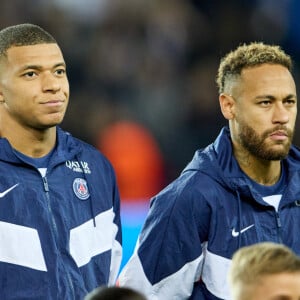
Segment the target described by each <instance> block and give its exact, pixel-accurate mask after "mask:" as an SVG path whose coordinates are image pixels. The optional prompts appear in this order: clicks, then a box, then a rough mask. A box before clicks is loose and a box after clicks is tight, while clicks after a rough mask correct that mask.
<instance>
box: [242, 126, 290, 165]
mask: <svg viewBox="0 0 300 300" xmlns="http://www.w3.org/2000/svg"><path fill="white" fill-rule="evenodd" d="M240 125H241V130H240V133H239V140H240V143H241V145H242V146H243V147H244V148H245V149H246V150H248V151H249V153H250V154H252V155H253V156H255V157H257V158H260V159H263V160H269V161H270V160H282V159H284V158H286V157H287V155H288V153H289V150H290V147H291V143H292V140H293V135H294V132H293V131H292V130H290V129H287V128H286V126H282V125H278V126H276V127H274V128H273V129H270V130H266V131H265V132H263V133H262V134H261V135H259V134H257V133H256V131H255V130H254V129H253V128H252V127H250V126H248V125H247V124H244V123H242V124H240ZM277 130H284V131H286V132H287V135H288V141H277V142H274V144H277V145H282V147H281V149H277V150H276V149H273V148H272V147H271V146H270V144H268V143H267V142H266V139H267V137H268V136H269V135H270V134H271V133H273V132H274V131H277Z"/></svg>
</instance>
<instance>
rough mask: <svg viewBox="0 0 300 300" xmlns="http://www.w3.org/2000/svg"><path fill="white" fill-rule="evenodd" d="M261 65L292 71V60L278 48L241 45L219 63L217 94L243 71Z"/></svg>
mask: <svg viewBox="0 0 300 300" xmlns="http://www.w3.org/2000/svg"><path fill="white" fill-rule="evenodd" d="M262 64H278V65H282V66H284V67H286V68H287V69H288V70H289V71H290V72H291V70H292V60H291V57H290V56H289V55H287V54H286V53H285V52H284V51H283V50H282V49H281V48H280V47H279V46H276V45H275V46H274V45H266V44H264V43H262V42H252V43H250V44H248V45H247V44H243V45H241V46H239V47H238V48H237V49H235V50H233V51H231V52H229V53H228V54H227V55H225V56H224V57H223V58H222V59H221V62H220V66H219V70H218V75H217V78H216V81H217V85H218V88H219V93H223V92H225V91H224V88H225V85H226V82H227V81H230V80H231V79H233V78H236V77H238V76H240V75H241V72H242V70H243V69H246V68H251V67H255V66H259V65H262Z"/></svg>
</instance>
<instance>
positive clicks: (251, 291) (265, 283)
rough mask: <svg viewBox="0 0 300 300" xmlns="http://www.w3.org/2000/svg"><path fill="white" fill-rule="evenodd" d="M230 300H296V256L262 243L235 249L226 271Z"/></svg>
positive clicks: (299, 274)
mask: <svg viewBox="0 0 300 300" xmlns="http://www.w3.org/2000/svg"><path fill="white" fill-rule="evenodd" d="M229 283H230V288H231V289H230V291H231V296H232V300H280V299H284V300H299V299H300V257H299V256H297V255H296V254H295V253H294V252H293V251H291V250H290V249H289V248H288V247H286V246H284V245H280V244H275V243H270V242H264V243H258V244H254V245H251V246H247V247H243V248H241V249H239V250H238V251H237V252H236V253H235V254H234V255H233V258H232V264H231V267H230V269H229Z"/></svg>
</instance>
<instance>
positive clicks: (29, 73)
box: [24, 71, 37, 78]
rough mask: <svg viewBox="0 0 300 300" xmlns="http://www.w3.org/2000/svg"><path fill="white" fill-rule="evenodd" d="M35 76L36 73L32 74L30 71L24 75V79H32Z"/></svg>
mask: <svg viewBox="0 0 300 300" xmlns="http://www.w3.org/2000/svg"><path fill="white" fill-rule="evenodd" d="M36 75H37V74H36V72H34V71H30V72H27V73H25V74H24V76H25V77H28V78H33V77H35V76H36Z"/></svg>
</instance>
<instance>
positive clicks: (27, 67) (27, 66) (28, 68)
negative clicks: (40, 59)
mask: <svg viewBox="0 0 300 300" xmlns="http://www.w3.org/2000/svg"><path fill="white" fill-rule="evenodd" d="M57 67H64V68H66V63H64V62H60V63H57V64H55V65H54V66H53V67H52V68H53V69H55V68H57ZM26 70H38V71H40V70H43V66H41V65H26V66H24V67H23V68H22V69H21V71H26Z"/></svg>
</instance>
